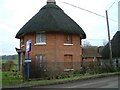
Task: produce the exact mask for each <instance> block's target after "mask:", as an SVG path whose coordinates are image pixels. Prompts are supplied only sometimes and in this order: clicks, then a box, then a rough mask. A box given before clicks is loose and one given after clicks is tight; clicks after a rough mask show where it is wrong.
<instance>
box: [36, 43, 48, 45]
mask: <svg viewBox="0 0 120 90" xmlns="http://www.w3.org/2000/svg"><path fill="white" fill-rule="evenodd" d="M34 45H46V43H35V44H34Z"/></svg>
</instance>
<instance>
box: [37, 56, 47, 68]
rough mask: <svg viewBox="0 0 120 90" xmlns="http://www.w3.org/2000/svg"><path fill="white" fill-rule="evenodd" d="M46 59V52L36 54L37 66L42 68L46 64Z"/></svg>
mask: <svg viewBox="0 0 120 90" xmlns="http://www.w3.org/2000/svg"><path fill="white" fill-rule="evenodd" d="M44 61H45V55H44V54H39V55H36V67H37V68H42V67H43V66H44Z"/></svg>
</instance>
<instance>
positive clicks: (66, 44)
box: [64, 43, 73, 46]
mask: <svg viewBox="0 0 120 90" xmlns="http://www.w3.org/2000/svg"><path fill="white" fill-rule="evenodd" d="M64 46H73V44H68V43H64Z"/></svg>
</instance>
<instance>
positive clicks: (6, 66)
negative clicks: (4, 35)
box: [2, 60, 15, 71]
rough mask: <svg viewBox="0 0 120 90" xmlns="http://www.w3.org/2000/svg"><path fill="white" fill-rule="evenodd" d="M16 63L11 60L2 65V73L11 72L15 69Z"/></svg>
mask: <svg viewBox="0 0 120 90" xmlns="http://www.w3.org/2000/svg"><path fill="white" fill-rule="evenodd" d="M14 65H15V63H14V62H13V61H12V60H10V61H7V62H6V63H3V64H2V71H10V70H11V69H12V68H13V67H14Z"/></svg>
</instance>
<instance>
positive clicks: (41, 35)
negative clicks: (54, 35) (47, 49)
mask: <svg viewBox="0 0 120 90" xmlns="http://www.w3.org/2000/svg"><path fill="white" fill-rule="evenodd" d="M36 43H46V34H45V33H38V34H36Z"/></svg>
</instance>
